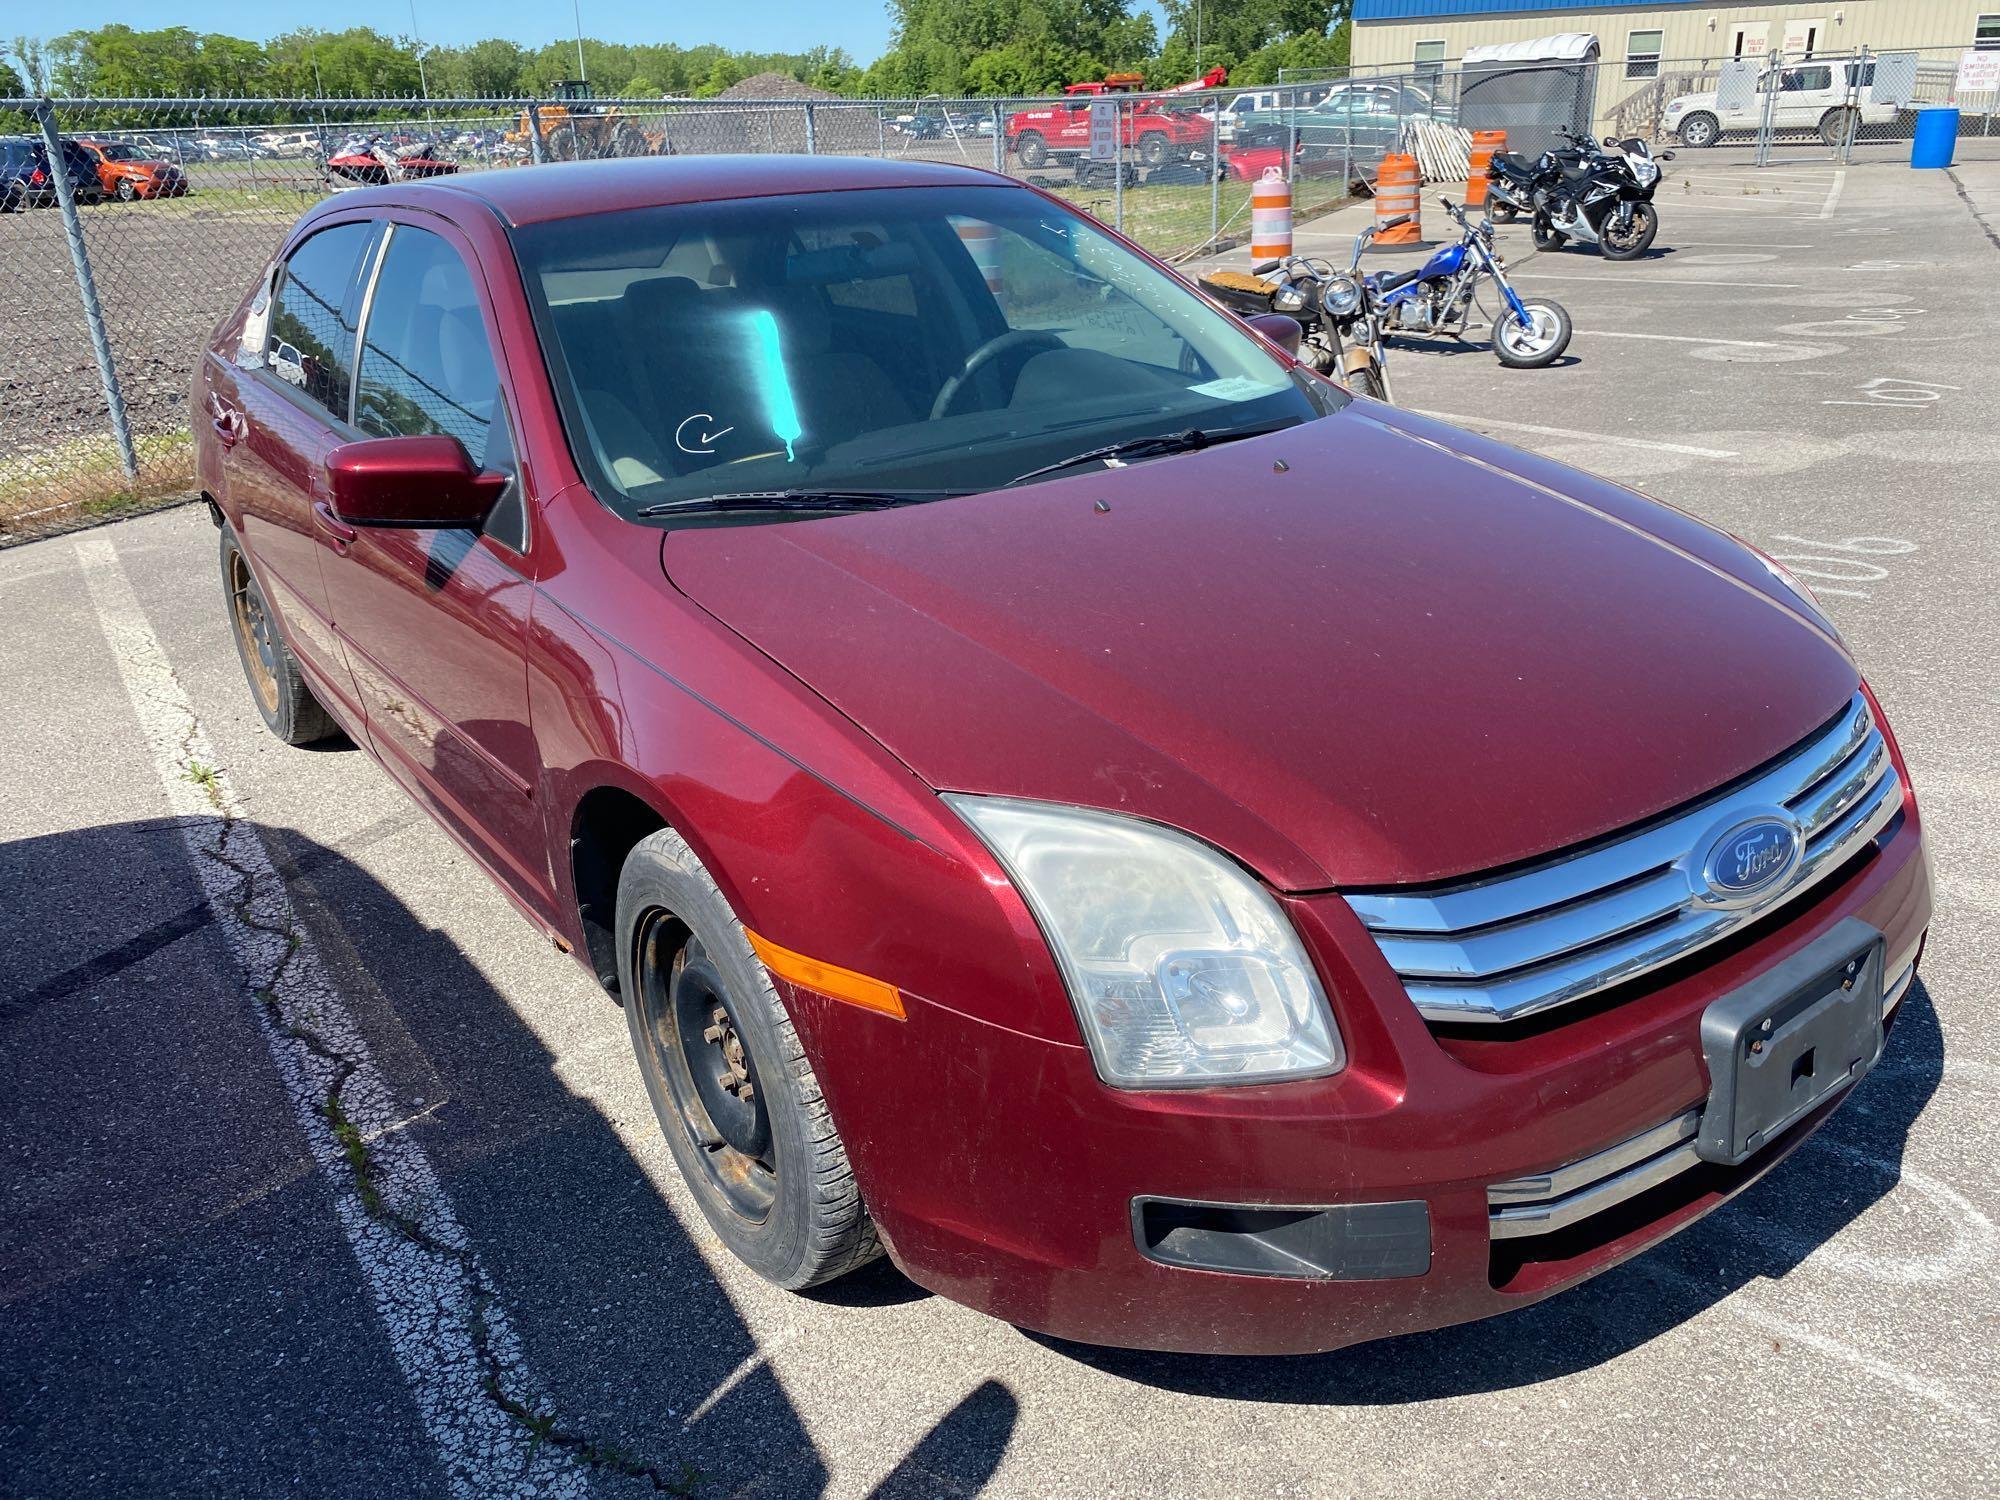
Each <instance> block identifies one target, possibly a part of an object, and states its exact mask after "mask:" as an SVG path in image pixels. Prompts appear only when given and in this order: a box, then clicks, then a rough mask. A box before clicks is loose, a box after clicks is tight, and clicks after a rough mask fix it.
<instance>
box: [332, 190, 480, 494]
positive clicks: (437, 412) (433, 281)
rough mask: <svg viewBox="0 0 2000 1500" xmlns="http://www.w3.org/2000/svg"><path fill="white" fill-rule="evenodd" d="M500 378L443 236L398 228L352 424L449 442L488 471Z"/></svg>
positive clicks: (379, 282) (378, 282) (371, 318)
mask: <svg viewBox="0 0 2000 1500" xmlns="http://www.w3.org/2000/svg"><path fill="white" fill-rule="evenodd" d="M499 397H500V378H499V376H498V375H497V374H496V373H495V371H494V367H493V350H492V346H491V345H489V344H488V343H487V341H486V324H485V322H484V321H483V320H482V319H481V318H480V315H479V299H478V296H477V294H476V293H475V292H474V291H473V287H472V273H471V272H470V271H469V270H467V269H466V265H465V262H464V261H462V260H460V259H459V256H458V252H457V251H456V250H454V249H452V247H451V246H450V245H449V244H448V243H446V242H445V241H444V240H442V239H440V238H439V237H438V236H437V235H434V234H431V233H428V232H427V231H425V230H422V229H412V228H410V227H409V226H408V225H404V224H398V225H396V226H395V227H394V228H393V229H392V230H391V231H390V234H389V249H388V252H387V254H386V255H384V257H383V259H382V269H381V271H380V273H379V274H378V275H377V276H376V278H375V295H374V296H373V297H372V298H371V299H370V300H369V306H368V328H367V331H366V332H365V333H364V335H363V338H362V350H361V379H360V382H359V384H358V385H357V386H356V388H355V395H354V425H355V426H357V427H359V428H360V429H361V430H362V431H363V432H366V433H369V434H371V435H372V436H375V437H419V436H428V435H430V434H434V433H442V434H444V435H446V436H448V437H455V438H457V439H458V440H459V442H461V443H463V444H464V445H465V451H466V452H467V453H469V454H471V455H472V459H473V462H475V463H478V464H481V465H484V464H486V462H487V459H488V448H489V446H490V444H491V442H492V435H493V431H494V428H495V426H496V425H499V426H503V427H504V426H505V424H504V423H499V424H496V423H495V420H494V418H495V416H496V414H497V413H498V410H499Z"/></svg>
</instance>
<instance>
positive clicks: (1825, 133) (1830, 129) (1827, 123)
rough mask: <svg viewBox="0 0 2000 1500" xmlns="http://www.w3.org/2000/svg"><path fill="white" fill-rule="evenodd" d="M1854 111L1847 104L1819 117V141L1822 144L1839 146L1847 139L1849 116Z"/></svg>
mask: <svg viewBox="0 0 2000 1500" xmlns="http://www.w3.org/2000/svg"><path fill="white" fill-rule="evenodd" d="M1853 113H1854V111H1853V110H1852V109H1849V108H1848V107H1847V106H1846V105H1841V106H1839V107H1837V108H1834V109H1830V110H1828V111H1827V112H1826V113H1825V114H1823V115H1821V116H1820V117H1819V143H1820V144H1821V145H1822V146H1838V145H1839V144H1840V143H1841V142H1842V141H1844V140H1846V139H1847V128H1848V117H1849V116H1850V115H1852V114H1853Z"/></svg>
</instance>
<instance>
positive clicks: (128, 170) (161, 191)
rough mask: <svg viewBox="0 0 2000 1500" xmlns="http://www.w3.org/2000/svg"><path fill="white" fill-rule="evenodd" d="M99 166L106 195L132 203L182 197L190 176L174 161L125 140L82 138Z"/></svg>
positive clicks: (83, 144)
mask: <svg viewBox="0 0 2000 1500" xmlns="http://www.w3.org/2000/svg"><path fill="white" fill-rule="evenodd" d="M76 144H77V145H79V146H81V147H82V148H83V150H84V152H85V154H86V155H88V156H89V157H90V160H91V164H92V165H93V166H95V167H96V168H97V177H98V181H100V182H102V183H103V184H104V195H105V196H106V197H107V198H117V199H118V200H119V201H120V202H123V203H130V202H131V201H132V200H133V199H134V198H178V197H179V196H180V195H181V194H183V193H185V192H186V191H187V190H188V185H187V178H186V177H185V176H183V175H182V173H181V169H180V168H179V167H177V166H175V165H174V164H173V163H172V162H165V161H159V160H157V159H155V158H153V157H149V156H145V155H142V154H141V153H140V151H139V150H138V148H137V147H134V146H128V145H126V144H125V143H124V142H122V141H87V140H86V141H78V142H77V143H76Z"/></svg>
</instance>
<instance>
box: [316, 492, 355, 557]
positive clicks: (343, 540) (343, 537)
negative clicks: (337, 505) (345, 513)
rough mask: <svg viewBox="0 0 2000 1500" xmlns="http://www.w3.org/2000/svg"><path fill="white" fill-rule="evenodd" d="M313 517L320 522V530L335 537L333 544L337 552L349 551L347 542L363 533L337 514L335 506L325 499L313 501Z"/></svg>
mask: <svg viewBox="0 0 2000 1500" xmlns="http://www.w3.org/2000/svg"><path fill="white" fill-rule="evenodd" d="M313 519H314V520H315V521H317V522H318V523H319V527H320V530H322V531H324V532H325V533H326V534H327V535H328V536H329V537H331V538H332V539H333V540H332V543H331V545H332V547H333V550H334V551H336V552H339V553H343V554H344V553H345V552H346V551H347V544H348V543H349V542H351V541H353V540H354V539H355V538H356V537H358V536H360V535H361V533H360V532H358V531H356V530H355V529H354V528H353V527H352V526H349V525H348V524H347V523H346V522H345V521H343V520H341V519H340V517H339V516H337V515H335V514H334V513H333V506H332V505H331V504H329V503H328V502H327V501H325V500H315V501H314V502H313Z"/></svg>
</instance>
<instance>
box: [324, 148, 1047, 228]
mask: <svg viewBox="0 0 2000 1500" xmlns="http://www.w3.org/2000/svg"><path fill="white" fill-rule="evenodd" d="M954 186H955V187H969V186H985V187H1019V186H1020V184H1018V183H1016V182H1014V181H1013V180H1012V179H1011V178H1008V177H1004V176H1002V175H1001V174H999V173H996V172H990V171H983V170H981V169H979V168H976V167H962V166H955V165H952V164H949V163H945V162H922V161H901V162H898V161H883V160H880V159H878V158H874V157H851V156H780V155H773V156H646V157H626V158H619V159H614V160H611V161H590V162H562V163H557V164H552V165H549V166H541V167H509V168H506V169H504V170H496V171H485V172H461V173H457V174H456V175H453V176H450V177H428V178H425V179H423V180H422V181H421V182H415V183H407V184H398V185H396V186H394V187H390V188H386V189H382V190H380V191H377V192H371V193H369V194H368V197H367V201H368V202H370V203H391V202H409V203H413V204H415V203H422V202H424V201H425V200H429V201H430V202H431V203H435V202H436V199H435V198H433V197H432V196H431V194H432V192H433V191H443V192H448V193H451V194H454V195H462V196H464V197H469V198H478V199H480V200H482V201H483V202H485V203H486V204H487V205H489V206H490V207H491V208H492V209H493V211H494V212H495V213H496V214H498V215H499V216H500V218H501V219H502V220H503V221H504V222H505V223H507V224H509V225H512V226H517V227H518V226H520V225H524V224H541V223H546V222H547V221H549V220H551V219H571V218H578V217H581V216H582V215H585V214H600V213H617V212H619V211H621V210H623V209H628V208H649V207H652V206H655V205H658V204H666V203H705V202H714V201H717V200H721V199H727V198H766V197H776V196H778V195H781V194H786V193H829V192H840V191H843V190H848V189H855V188H903V187H954ZM341 196H343V197H344V196H346V195H345V194H343V195H341Z"/></svg>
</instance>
